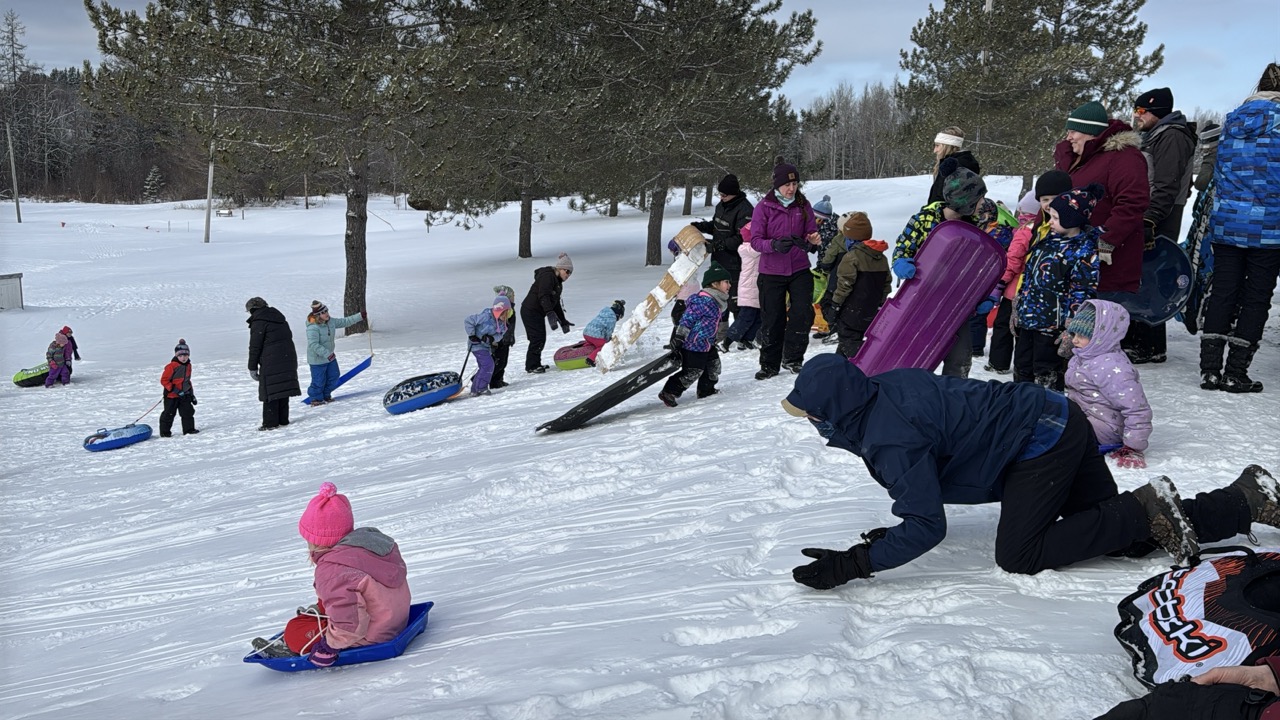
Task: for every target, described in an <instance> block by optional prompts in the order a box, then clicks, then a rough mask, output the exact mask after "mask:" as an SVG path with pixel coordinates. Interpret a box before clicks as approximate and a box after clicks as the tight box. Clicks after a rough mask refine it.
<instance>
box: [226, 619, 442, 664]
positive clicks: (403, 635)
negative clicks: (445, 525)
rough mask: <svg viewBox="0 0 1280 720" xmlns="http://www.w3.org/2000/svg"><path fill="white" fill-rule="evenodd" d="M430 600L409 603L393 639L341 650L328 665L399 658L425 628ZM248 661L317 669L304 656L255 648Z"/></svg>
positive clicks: (245, 658) (247, 658)
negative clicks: (272, 654) (279, 655)
mask: <svg viewBox="0 0 1280 720" xmlns="http://www.w3.org/2000/svg"><path fill="white" fill-rule="evenodd" d="M432 605H435V603H432V602H424V603H418V604H416V605H410V606H409V624H408V625H406V626H405V628H404V630H401V631H400V634H399V635H397V636H395V637H394V638H392V639H390V640H388V641H386V642H384V643H378V644H376V645H365V646H364V647H358V648H353V649H351V650H343V651H342V652H340V653H338V661H337V662H335V663H334V664H332V665H330V666H329V667H341V666H343V665H356V664H359V663H367V662H376V661H378V660H388V659H390V658H393V657H399V656H401V655H403V654H404V651H405V648H407V647H409V643H411V642H413V639H414V638H416V637H418V636H419V635H421V634H422V633H423V631H424V630H426V629H427V613H429V612H431V606H432ZM281 635H284V633H283V632H279V633H276V634H275V635H273V636H272V637H271V639H272V640H275V639H276V638H279V637H280V636H281ZM244 661H245V662H247V663H255V664H257V665H262V666H264V667H269V668H271V669H272V670H279V671H280V672H301V671H303V670H319V668H317V667H316V666H315V665H312V664H311V661H310V660H308V659H307V657H306V656H305V655H295V656H293V657H285V658H270V657H263V656H262V655H259V654H258V651H257V650H255V651H253V652H251V653H249V654H248V655H245V656H244Z"/></svg>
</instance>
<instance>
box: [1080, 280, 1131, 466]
mask: <svg viewBox="0 0 1280 720" xmlns="http://www.w3.org/2000/svg"><path fill="white" fill-rule="evenodd" d="M1128 331H1129V312H1128V311H1127V310H1125V309H1124V308H1123V307H1121V306H1120V305H1117V304H1116V303H1113V302H1108V301H1106V300H1086V301H1084V302H1083V303H1081V305H1080V308H1079V309H1078V310H1077V311H1076V314H1075V316H1074V317H1072V318H1071V320H1070V321H1068V323H1067V333H1068V334H1069V335H1070V338H1071V344H1072V346H1073V348H1074V349H1073V350H1072V351H1071V360H1070V361H1068V363H1067V375H1066V378H1065V380H1066V386H1067V397H1068V398H1070V399H1071V400H1074V401H1075V403H1076V404H1077V405H1079V406H1080V409H1081V410H1083V411H1084V414H1085V417H1087V418H1088V419H1089V424H1090V425H1092V426H1093V433H1094V434H1095V435H1097V436H1098V443H1099V444H1102V445H1122V447H1120V448H1119V449H1118V450H1116V451H1115V452H1112V453H1111V454H1110V457H1111V459H1113V460H1115V461H1116V464H1117V465H1119V466H1120V467H1127V468H1144V467H1146V466H1147V461H1146V458H1144V457H1143V454H1142V453H1143V451H1145V450H1146V449H1147V440H1148V438H1150V437H1151V405H1150V403H1148V402H1147V395H1146V393H1144V392H1143V391H1142V383H1140V382H1138V371H1137V370H1135V369H1134V367H1133V363H1131V362H1129V358H1128V356H1126V355H1125V354H1124V350H1121V349H1120V339H1121V338H1123V337H1124V335H1125V333H1126V332H1128Z"/></svg>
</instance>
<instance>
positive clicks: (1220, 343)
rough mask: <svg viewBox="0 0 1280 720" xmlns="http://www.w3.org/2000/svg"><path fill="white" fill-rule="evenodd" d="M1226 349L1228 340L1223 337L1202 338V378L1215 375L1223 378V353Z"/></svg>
mask: <svg viewBox="0 0 1280 720" xmlns="http://www.w3.org/2000/svg"><path fill="white" fill-rule="evenodd" d="M1226 349H1227V339H1226V338H1225V337H1223V336H1221V335H1213V336H1206V337H1203V338H1200V374H1201V375H1202V376H1203V375H1207V374H1209V373H1213V374H1214V375H1215V376H1216V377H1219V378H1221V377H1222V351H1223V350H1226ZM1205 389H1206V390H1208V389H1209V388H1205ZM1214 389H1217V388H1214Z"/></svg>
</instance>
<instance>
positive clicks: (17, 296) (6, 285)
mask: <svg viewBox="0 0 1280 720" xmlns="http://www.w3.org/2000/svg"><path fill="white" fill-rule="evenodd" d="M15 309H16V310H21V309H22V273H9V274H7V275H0V310H15Z"/></svg>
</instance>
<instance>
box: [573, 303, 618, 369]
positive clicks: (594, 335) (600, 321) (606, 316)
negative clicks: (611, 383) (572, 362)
mask: <svg viewBox="0 0 1280 720" xmlns="http://www.w3.org/2000/svg"><path fill="white" fill-rule="evenodd" d="M626 311H627V303H626V301H625V300H614V301H613V304H612V305H610V306H609V307H607V308H605V309H603V310H601V311H600V312H599V313H598V314H597V315H596V316H595V317H594V318H592V319H591V322H589V323H587V327H586V328H585V329H583V331H582V339H583V340H584V341H585V342H586V343H587V344H588V345H590V346H591V354H590V355H588V356H587V364H588V365H590V366H591V367H595V366H596V355H599V354H600V348H602V347H604V344H605V343H607V342H609V338H611V337H613V328H614V327H615V326H617V324H618V321H619V320H621V319H622V314H623V313H625V312H626Z"/></svg>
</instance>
